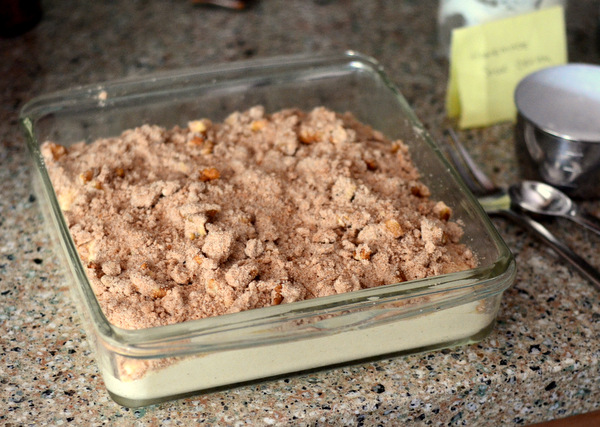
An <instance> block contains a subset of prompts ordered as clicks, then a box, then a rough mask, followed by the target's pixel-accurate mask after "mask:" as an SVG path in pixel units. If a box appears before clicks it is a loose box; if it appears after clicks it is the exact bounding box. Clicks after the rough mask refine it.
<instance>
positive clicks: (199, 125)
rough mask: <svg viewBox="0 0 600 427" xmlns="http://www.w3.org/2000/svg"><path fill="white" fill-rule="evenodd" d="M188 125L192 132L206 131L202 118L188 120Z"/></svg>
mask: <svg viewBox="0 0 600 427" xmlns="http://www.w3.org/2000/svg"><path fill="white" fill-rule="evenodd" d="M188 127H189V128H190V130H191V131H192V132H196V133H202V132H206V129H207V126H206V122H205V121H204V120H193V121H191V122H188Z"/></svg>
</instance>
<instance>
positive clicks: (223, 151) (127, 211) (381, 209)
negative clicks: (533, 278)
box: [42, 106, 477, 329]
mask: <svg viewBox="0 0 600 427" xmlns="http://www.w3.org/2000/svg"><path fill="white" fill-rule="evenodd" d="M42 154H43V156H44V159H45V161H46V165H47V168H48V172H49V174H50V177H51V180H52V182H53V185H54V187H55V190H56V194H57V197H58V201H59V204H60V206H61V208H62V210H63V212H64V215H65V218H66V221H67V223H68V225H69V228H70V231H71V233H72V236H73V239H74V241H75V244H76V246H77V250H78V252H79V255H80V257H81V259H82V261H83V264H84V265H85V266H87V272H88V276H89V279H90V282H91V284H92V286H93V289H94V291H95V293H96V295H97V298H98V301H99V303H100V305H101V307H102V309H103V310H104V312H105V314H106V316H107V318H108V319H109V321H111V322H112V323H113V324H115V325H117V326H119V327H122V328H127V329H139V328H147V327H152V326H159V325H166V324H172V323H177V322H183V321H187V320H192V319H199V318H204V317H209V316H217V315H221V314H225V313H233V312H237V311H241V310H248V309H252V308H258V307H264V306H269V305H277V304H283V303H290V302H294V301H299V300H302V299H308V298H316V297H321V296H327V295H332V294H336V293H344V292H350V291H356V290H359V289H364V288H369V287H373V286H381V285H386V284H392V283H398V282H403V281H407V280H412V279H418V278H424V277H429V276H434V275H439V274H444V273H450V272H455V271H459V270H465V269H469V268H473V267H475V266H476V264H477V261H476V258H475V256H474V255H473V253H472V252H471V250H470V249H469V248H468V247H466V246H465V245H463V244H461V243H460V242H459V241H460V238H461V236H462V229H461V227H460V226H459V225H457V224H456V223H455V222H453V221H451V216H452V210H451V208H450V207H449V206H447V205H446V204H445V203H444V202H443V201H434V200H431V199H430V196H431V194H430V191H429V189H428V188H427V186H425V185H424V184H423V183H422V182H421V181H420V180H419V173H418V171H417V170H416V168H415V167H414V165H413V163H412V161H411V159H410V155H409V151H408V148H407V146H406V145H405V144H404V143H403V142H402V141H390V140H388V139H387V138H386V137H385V136H383V135H382V134H381V133H380V132H378V131H376V130H373V129H371V128H370V127H368V126H366V125H364V124H362V123H360V122H358V121H357V120H356V119H355V118H354V117H353V116H352V115H351V114H348V113H346V114H338V113H335V112H333V111H330V110H327V109H325V108H323V107H319V108H315V109H314V110H312V111H310V112H304V111H300V110H296V109H286V110H282V111H278V112H275V113H273V114H266V113H265V111H264V109H263V107H261V106H256V107H253V108H251V109H249V110H248V111H245V112H234V113H232V114H231V115H230V116H228V117H227V118H226V119H225V120H224V121H223V123H213V122H211V121H210V120H207V119H201V120H195V121H192V122H189V123H188V126H187V127H178V126H175V127H174V128H172V129H165V128H162V127H159V126H153V125H143V126H140V127H138V128H135V129H131V130H127V131H125V132H123V133H122V134H121V135H120V136H118V137H114V138H106V139H99V140H97V141H95V142H93V143H92V144H85V143H78V144H75V145H72V146H70V147H68V148H66V147H63V146H61V145H58V144H56V143H53V142H47V143H45V144H43V146H42Z"/></svg>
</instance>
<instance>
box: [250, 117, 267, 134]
mask: <svg viewBox="0 0 600 427" xmlns="http://www.w3.org/2000/svg"><path fill="white" fill-rule="evenodd" d="M266 125H267V120H265V119H260V120H254V121H253V122H252V123H250V129H251V130H252V131H253V132H258V131H259V130H262V129H263V128H264V127H265V126H266Z"/></svg>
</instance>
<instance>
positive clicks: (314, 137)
mask: <svg viewBox="0 0 600 427" xmlns="http://www.w3.org/2000/svg"><path fill="white" fill-rule="evenodd" d="M298 138H299V139H300V142H301V143H303V144H313V143H315V142H318V141H320V140H321V138H323V135H321V134H320V133H319V132H315V133H309V132H308V131H306V130H302V131H300V133H299V134H298Z"/></svg>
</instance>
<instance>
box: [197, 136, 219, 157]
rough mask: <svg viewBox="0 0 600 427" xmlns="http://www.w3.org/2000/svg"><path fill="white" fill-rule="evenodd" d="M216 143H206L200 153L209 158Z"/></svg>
mask: <svg viewBox="0 0 600 427" xmlns="http://www.w3.org/2000/svg"><path fill="white" fill-rule="evenodd" d="M214 146H215V143H214V142H212V141H208V140H207V141H204V144H203V145H202V150H201V151H200V153H202V155H204V156H208V155H209V154H212V152H213V149H214Z"/></svg>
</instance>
